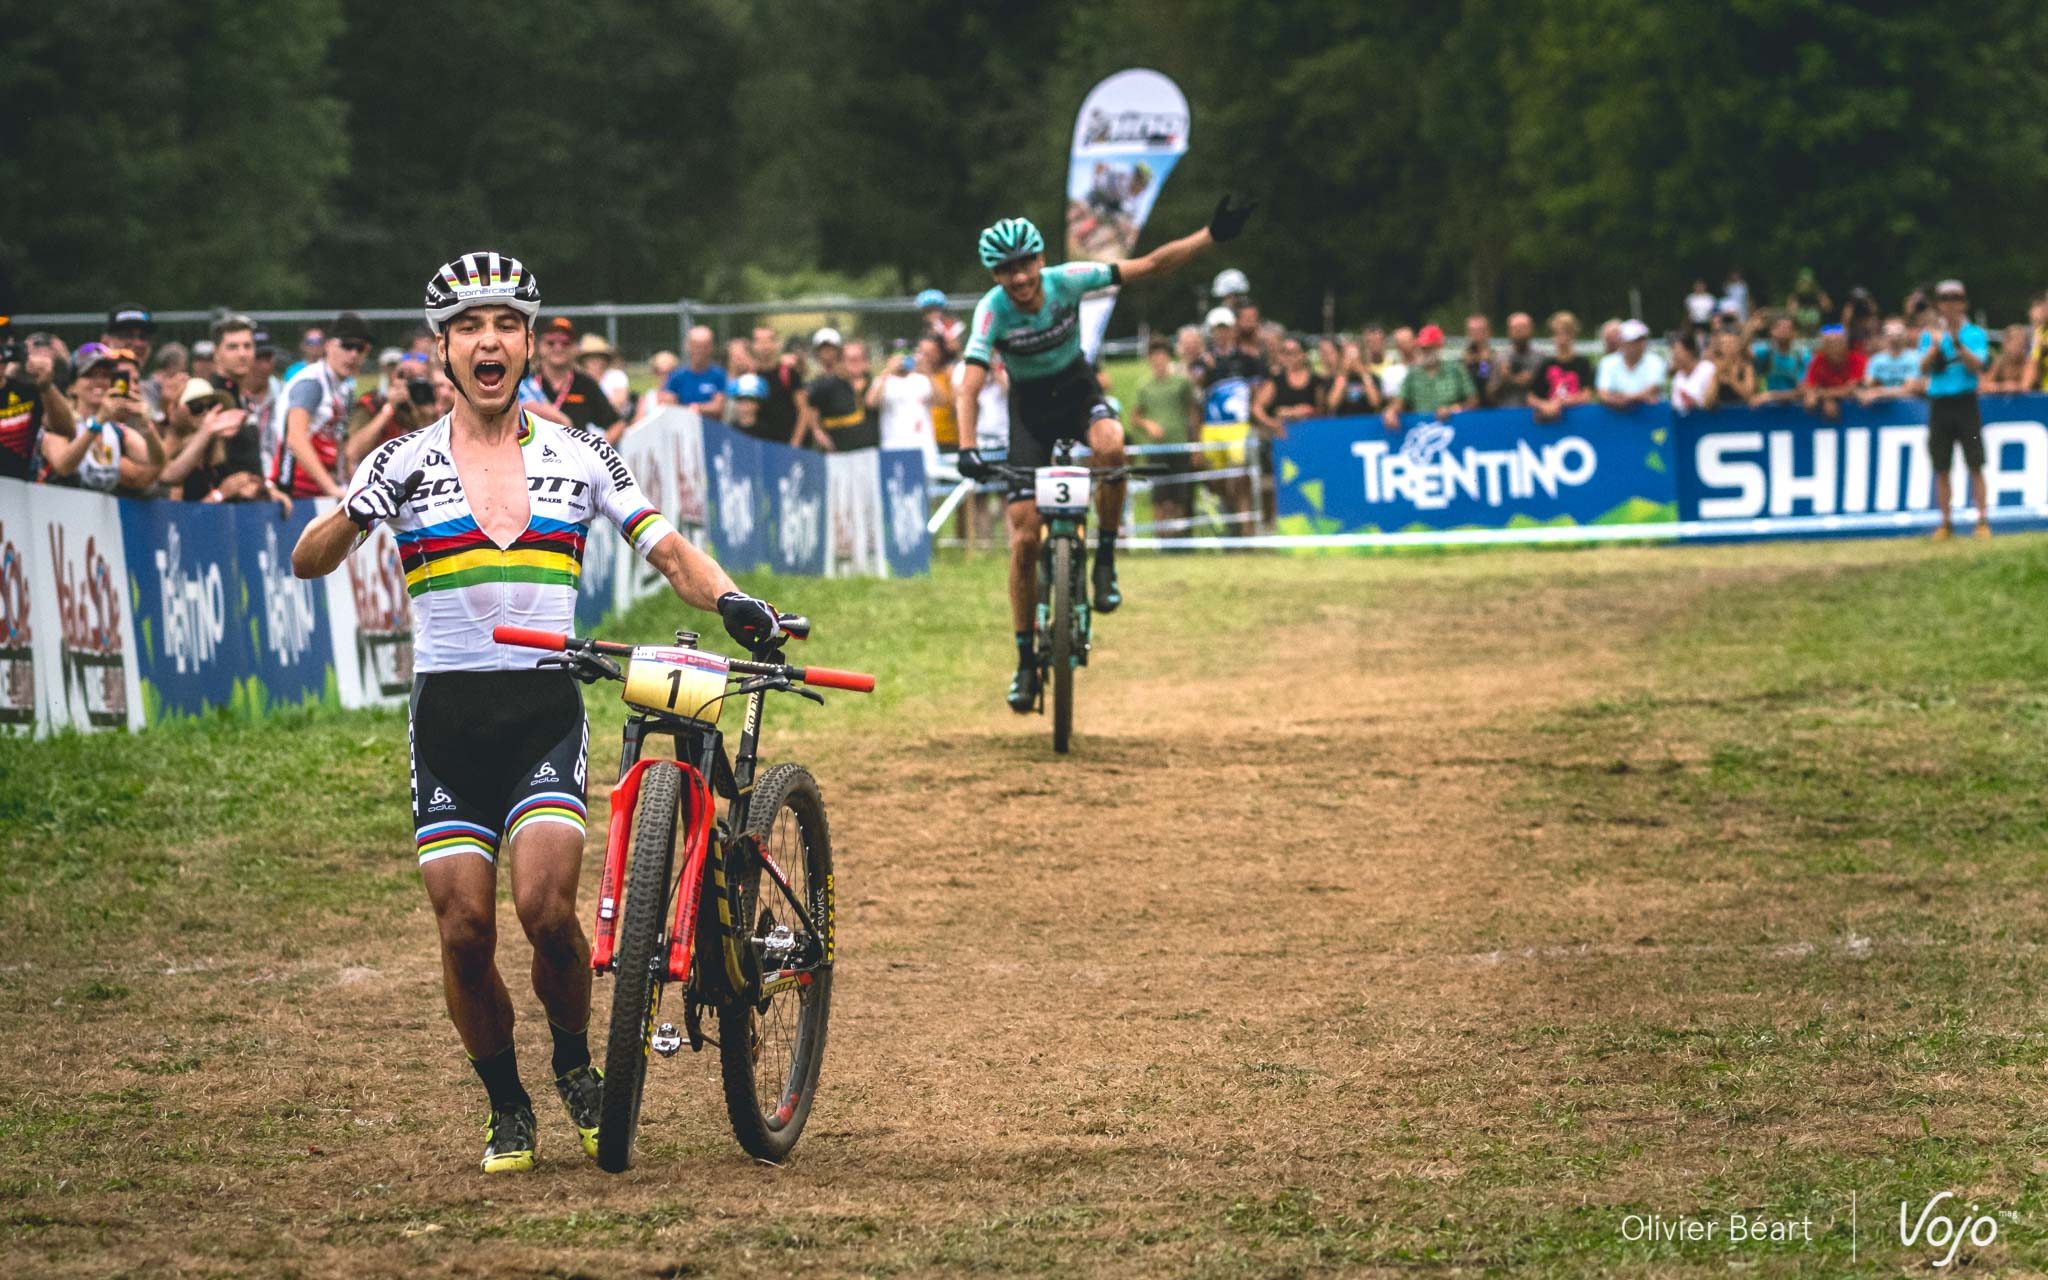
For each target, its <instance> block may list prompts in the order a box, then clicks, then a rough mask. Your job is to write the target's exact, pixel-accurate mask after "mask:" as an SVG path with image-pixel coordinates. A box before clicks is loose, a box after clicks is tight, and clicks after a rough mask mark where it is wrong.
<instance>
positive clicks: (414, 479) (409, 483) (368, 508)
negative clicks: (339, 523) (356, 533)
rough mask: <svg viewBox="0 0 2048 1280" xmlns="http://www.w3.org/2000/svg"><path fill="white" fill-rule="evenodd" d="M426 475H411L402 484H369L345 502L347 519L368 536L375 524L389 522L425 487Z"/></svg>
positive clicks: (420, 472) (372, 482) (383, 481)
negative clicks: (415, 493)
mask: <svg viewBox="0 0 2048 1280" xmlns="http://www.w3.org/2000/svg"><path fill="white" fill-rule="evenodd" d="M426 479H427V473H426V472H425V471H415V472H413V473H412V474H411V475H409V476H407V477H406V478H405V479H404V480H402V481H400V480H372V481H371V482H370V483H368V484H366V485H364V486H363V487H362V488H361V489H359V490H357V491H356V492H355V493H354V494H353V495H352V496H350V498H349V500H348V507H347V511H348V518H349V519H350V520H351V521H352V522H354V524H355V526H356V528H358V529H361V530H362V531H363V532H365V533H368V532H369V531H370V526H371V525H374V524H376V523H377V522H378V521H379V520H389V519H390V518H391V517H393V516H395V515H397V514H398V509H399V508H400V507H402V506H404V505H405V504H406V502H407V501H408V500H409V499H411V497H412V495H413V493H414V492H415V491H417V490H418V489H419V487H420V486H421V485H422V484H425V483H426Z"/></svg>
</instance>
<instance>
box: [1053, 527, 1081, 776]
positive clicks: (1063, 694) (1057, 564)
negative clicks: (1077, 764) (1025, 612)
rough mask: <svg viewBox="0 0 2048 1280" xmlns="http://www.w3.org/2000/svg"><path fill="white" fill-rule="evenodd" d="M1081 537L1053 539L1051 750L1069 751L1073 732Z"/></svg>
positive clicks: (1062, 753)
mask: <svg viewBox="0 0 2048 1280" xmlns="http://www.w3.org/2000/svg"><path fill="white" fill-rule="evenodd" d="M1078 551H1079V539H1076V538H1054V539H1053V542H1052V652H1051V662H1052V749H1053V750H1054V751H1056V752H1059V753H1060V754H1061V755H1065V754H1066V750H1067V741H1068V739H1070V738H1071V737H1072V736H1073V733H1074V653H1075V647H1076V646H1075V641H1076V640H1077V638H1078V637H1076V636H1075V635H1074V586H1075V584H1076V583H1077V582H1079V581H1080V578H1081V573H1082V570H1081V566H1080V565H1079V564H1077V563H1076V561H1075V556H1076V554H1077V553H1078Z"/></svg>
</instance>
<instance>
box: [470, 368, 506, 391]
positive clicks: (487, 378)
mask: <svg viewBox="0 0 2048 1280" xmlns="http://www.w3.org/2000/svg"><path fill="white" fill-rule="evenodd" d="M474 372H475V374H476V389H477V390H478V391H480V392H482V393H483V394H485V395H487V396H492V395H496V394H497V393H498V391H499V390H501V389H502V388H503V387H504V385H505V365H504V362H502V361H499V360H479V361H477V362H476V367H475V370H474Z"/></svg>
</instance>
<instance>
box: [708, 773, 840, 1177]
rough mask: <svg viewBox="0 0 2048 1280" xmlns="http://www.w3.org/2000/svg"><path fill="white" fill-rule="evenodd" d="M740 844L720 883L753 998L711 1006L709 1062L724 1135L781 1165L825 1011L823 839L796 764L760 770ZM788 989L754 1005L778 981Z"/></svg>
mask: <svg viewBox="0 0 2048 1280" xmlns="http://www.w3.org/2000/svg"><path fill="white" fill-rule="evenodd" d="M748 814H749V816H748V821H747V831H746V835H747V836H751V837H752V838H751V839H748V838H744V837H743V838H741V839H738V840H735V841H733V843H732V846H731V848H732V858H731V861H730V863H729V866H728V874H729V875H730V876H731V877H732V879H733V884H734V889H735V892H734V898H735V900H736V902H737V904H738V914H737V916H736V918H735V924H736V925H737V927H738V928H739V930H740V932H741V934H742V938H741V946H742V947H744V948H746V949H747V953H748V954H749V955H750V956H751V957H752V959H751V960H750V961H749V962H748V965H747V968H748V977H749V986H750V987H751V988H752V992H753V993H754V994H755V996H756V998H753V999H743V1000H735V1001H732V1002H729V1003H727V1004H723V1005H721V1006H719V1010H718V1057H719V1064H720V1066H721V1067H722V1068H723V1073H724V1077H725V1109H726V1114H727V1116H728V1117H729V1118H730V1119H731V1121H732V1131H733V1136H734V1137H736V1138H738V1139H739V1142H740V1146H742V1147H744V1148H745V1149H746V1151H747V1154H748V1155H751V1156H753V1157H754V1158H755V1159H757V1160H767V1161H771V1162H775V1163H780V1162H781V1161H782V1160H784V1159H786V1158H787V1157H788V1155H789V1153H790V1150H791V1148H793V1147H795V1146H796V1140H797V1138H798V1137H799V1136H800V1135H801V1134H802V1133H803V1128H804V1121H805V1120H807V1119H809V1118H810V1114H811V1102H812V1100H813V1098H814V1096H815V1095H816V1092H817V1087H818V1070H819V1067H820V1066H821V1065H822V1064H823V1062H824V1057H825V1024H826V1019H827V1016H828V1015H829V1013H830V1010H831V1004H832V837H831V833H830V831H829V830H828V829H827V828H826V825H825V801H824V798H823V797H822V796H820V795H819V793H818V783H817V780H816V779H814V778H812V777H811V775H810V773H809V771H808V770H805V769H803V768H801V767H799V766H797V765H790V764H782V765H776V766H775V767H774V768H772V769H769V770H767V771H766V772H765V773H763V774H762V775H761V778H760V780H759V781H758V782H756V783H755V784H754V791H753V800H752V802H751V805H750V808H749V810H748ZM764 854H765V855H766V856H767V857H769V858H771V859H773V860H774V862H775V865H776V866H777V867H778V868H780V869H781V871H782V875H783V878H784V879H785V880H787V881H788V883H789V888H790V890H791V892H792V893H793V894H794V896H795V897H796V899H797V900H798V901H799V902H802V903H803V904H804V913H805V914H806V915H808V916H809V917H810V923H809V924H806V922H805V921H804V920H803V918H802V917H800V916H799V915H798V914H797V913H796V911H795V910H793V909H792V908H791V906H790V902H789V899H788V898H787V897H785V896H784V895H783V892H782V889H781V888H780V887H779V886H778V885H777V884H776V883H775V881H774V879H773V877H771V876H770V875H769V874H768V873H767V872H766V871H765V870H763V869H762V863H761V858H762V855H764ZM791 970H794V971H795V972H796V977H795V978H793V979H785V982H786V984H787V985H784V986H782V988H781V989H780V990H776V991H774V992H772V994H769V995H766V996H759V995H758V993H759V992H760V990H761V988H762V986H763V985H764V983H766V984H768V985H775V984H774V976H775V974H776V973H778V972H784V973H787V972H789V971H791Z"/></svg>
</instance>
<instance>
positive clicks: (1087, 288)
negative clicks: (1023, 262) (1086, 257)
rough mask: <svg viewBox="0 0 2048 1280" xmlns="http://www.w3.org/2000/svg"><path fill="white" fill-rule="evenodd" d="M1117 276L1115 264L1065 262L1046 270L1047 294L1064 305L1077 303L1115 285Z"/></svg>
mask: <svg viewBox="0 0 2048 1280" xmlns="http://www.w3.org/2000/svg"><path fill="white" fill-rule="evenodd" d="M1116 276H1117V272H1116V264H1115V263H1111V262H1063V263H1061V264H1060V265H1059V266H1057V267H1047V268H1046V269H1045V292H1046V295H1047V296H1048V297H1054V296H1056V297H1058V299H1059V300H1060V301H1061V302H1063V303H1075V302H1079V301H1080V300H1081V297H1082V295H1084V294H1089V293H1093V292H1094V291H1095V290H1097V289H1106V288H1108V287H1109V286H1110V285H1113V284H1115V283H1116Z"/></svg>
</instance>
